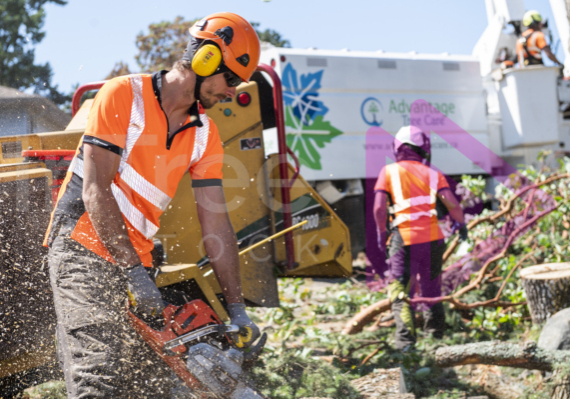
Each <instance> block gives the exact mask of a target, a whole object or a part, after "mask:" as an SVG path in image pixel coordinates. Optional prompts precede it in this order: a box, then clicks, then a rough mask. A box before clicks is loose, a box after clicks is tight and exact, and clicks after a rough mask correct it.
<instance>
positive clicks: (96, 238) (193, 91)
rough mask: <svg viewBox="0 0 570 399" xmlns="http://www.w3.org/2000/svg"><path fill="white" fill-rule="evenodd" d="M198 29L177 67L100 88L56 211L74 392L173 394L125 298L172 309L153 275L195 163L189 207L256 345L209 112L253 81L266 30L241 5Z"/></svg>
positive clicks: (62, 334)
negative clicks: (156, 240) (157, 250)
mask: <svg viewBox="0 0 570 399" xmlns="http://www.w3.org/2000/svg"><path fill="white" fill-rule="evenodd" d="M190 35H191V40H190V42H189V43H188V47H187V50H186V52H185V53H184V55H183V56H182V59H181V60H180V61H178V62H176V64H175V65H174V67H173V69H172V70H171V71H161V72H157V73H154V74H152V75H150V74H148V75H146V74H142V75H130V76H123V77H118V78H115V79H112V80H110V81H109V82H107V83H106V84H105V85H104V86H103V87H102V88H101V90H100V91H99V93H98V94H97V96H96V97H95V100H94V103H93V106H92V108H91V110H90V113H89V120H88V124H87V127H86V129H85V134H84V136H83V137H82V139H81V141H80V143H79V147H78V149H77V153H76V155H75V158H74V159H73V162H72V164H71V166H70V168H69V171H68V173H67V176H66V179H65V181H64V183H63V186H62V188H61V191H60V194H59V198H58V201H57V205H56V207H55V210H54V212H53V215H52V221H51V223H50V227H49V229H48V234H47V237H46V242H45V244H46V245H47V246H49V247H50V250H49V267H50V279H51V285H52V288H53V293H54V302H55V309H56V314H57V320H58V326H57V349H58V357H59V359H60V362H61V364H62V367H63V371H64V374H65V380H66V386H67V391H68V395H69V397H70V398H95V397H98V398H103V397H105V398H124V397H125V398H126V397H149V398H159V397H160V398H162V397H168V396H169V395H170V387H171V385H170V382H169V379H170V370H168V369H167V368H166V367H165V365H164V364H163V363H162V361H161V360H160V359H159V358H158V356H156V355H155V354H154V352H153V351H152V350H151V349H150V347H148V346H147V345H146V344H145V343H144V341H142V340H141V339H140V337H138V336H137V335H136V334H135V332H134V330H133V329H132V328H131V327H130V325H129V324H128V321H127V318H126V307H125V299H126V297H127V288H128V292H129V293H130V297H131V302H132V303H133V304H134V305H135V306H136V309H137V312H138V313H142V314H145V315H146V316H160V315H161V314H162V310H163V309H164V304H163V300H162V297H161V294H160V292H159V290H158V288H157V287H156V285H155V284H154V282H153V281H152V279H151V278H150V277H149V274H148V273H147V270H148V269H147V268H149V267H151V266H152V256H151V250H152V249H153V241H152V238H153V236H154V235H155V234H156V232H157V231H158V229H159V217H160V215H161V214H162V212H163V211H164V210H165V209H167V207H168V203H169V202H170V200H171V199H172V197H173V196H174V194H175V192H176V188H177V186H178V184H179V182H180V180H181V179H182V176H183V175H184V174H185V173H186V172H189V173H190V175H191V177H192V186H193V188H194V198H188V206H194V203H196V206H197V210H198V216H199V220H200V223H201V226H202V234H203V237H204V246H205V249H206V251H207V253H208V255H209V256H210V258H211V259H212V267H213V269H214V271H215V273H216V276H217V278H218V281H219V283H220V286H221V287H222V290H223V292H224V295H225V298H226V301H227V303H228V310H229V315H230V319H231V324H233V325H237V326H239V327H240V331H242V332H243V331H247V332H248V334H247V336H239V335H238V334H236V336H234V340H235V341H238V342H240V344H243V345H245V346H248V345H250V344H251V343H252V342H253V341H255V340H256V338H257V337H258V336H259V329H258V328H257V326H255V324H254V323H253V322H252V321H251V320H250V319H249V317H248V316H247V314H246V312H245V305H244V300H243V296H242V289H241V280H240V273H239V260H238V247H237V240H236V236H235V233H234V230H233V228H232V225H231V224H230V220H229V217H228V214H227V209H226V206H225V199H224V191H223V189H222V162H223V150H222V145H221V142H220V137H219V135H218V130H217V127H216V125H215V124H214V123H213V122H212V120H211V119H209V118H208V116H207V115H206V113H205V109H209V108H212V107H213V106H214V105H215V104H216V103H217V102H218V101H220V100H224V99H226V98H228V97H229V98H233V97H234V96H235V93H236V87H237V86H238V85H239V84H240V83H241V82H247V81H248V80H249V79H250V77H251V75H252V74H253V72H254V71H255V69H256V67H257V64H258V61H259V54H260V44H259V39H258V37H257V34H256V32H255V30H254V29H253V27H252V26H251V25H250V24H249V23H248V22H247V21H246V20H245V19H243V18H241V17H240V16H238V15H235V14H231V13H218V14H213V15H210V16H208V17H206V18H204V19H202V20H201V21H199V22H197V23H196V24H195V25H194V26H193V27H192V28H191V29H190ZM220 243H221V244H222V245H221V246H220Z"/></svg>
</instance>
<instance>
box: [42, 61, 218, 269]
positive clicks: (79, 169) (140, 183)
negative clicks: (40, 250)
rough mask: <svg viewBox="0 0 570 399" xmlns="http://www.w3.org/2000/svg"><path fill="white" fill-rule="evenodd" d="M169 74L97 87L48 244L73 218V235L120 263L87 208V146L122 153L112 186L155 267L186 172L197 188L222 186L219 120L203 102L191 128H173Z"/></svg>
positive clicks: (136, 241) (131, 231) (138, 245)
mask: <svg viewBox="0 0 570 399" xmlns="http://www.w3.org/2000/svg"><path fill="white" fill-rule="evenodd" d="M165 72H166V71H163V72H162V73H157V74H154V75H131V76H126V77H119V78H115V79H113V80H111V81H109V82H108V83H106V84H105V85H104V86H103V87H102V88H101V90H100V91H99V93H98V94H97V96H96V98H95V101H94V103H93V106H92V108H91V111H90V114H89V122H88V126H87V128H86V130H85V134H84V136H83V138H82V139H81V141H80V143H79V146H78V149H77V153H76V155H75V157H74V159H73V161H72V163H71V165H70V167H69V170H68V172H67V176H66V179H65V181H64V183H63V185H62V189H61V190H60V194H59V197H58V202H57V205H56V207H55V209H54V212H53V214H52V222H51V223H50V228H49V229H48V235H47V237H46V242H45V244H46V245H49V244H50V243H51V241H52V240H53V238H54V234H57V232H55V231H54V232H53V234H51V231H52V229H53V225H57V223H58V221H60V220H63V218H66V219H67V220H68V222H67V223H69V219H71V220H72V222H73V223H76V224H75V227H74V229H73V231H72V232H71V235H70V237H71V238H72V239H74V240H75V241H77V242H79V243H80V244H82V245H83V246H84V247H86V248H87V249H89V250H91V251H92V252H94V253H96V254H98V255H99V256H101V257H102V258H104V259H106V260H108V261H110V262H114V259H113V257H112V256H111V254H110V253H109V251H108V250H107V248H106V247H105V246H104V245H103V243H102V242H101V241H100V239H99V237H98V236H97V233H96V232H95V229H94V227H93V225H92V223H91V220H90V219H89V215H88V213H87V212H86V211H85V205H84V204H83V199H82V190H83V169H84V159H83V147H84V145H85V143H88V144H90V145H96V146H99V147H102V148H105V149H107V150H109V151H112V152H114V153H116V154H118V155H120V156H121V160H120V166H119V170H118V172H117V175H116V176H115V179H114V180H113V183H112V184H111V190H112V193H113V196H114V197H115V199H116V201H117V204H118V206H119V209H120V210H121V213H122V214H123V217H124V220H125V224H126V226H127V229H128V235H129V238H130V241H131V243H132V244H133V246H134V248H135V249H136V251H137V252H138V254H139V256H140V257H141V260H142V261H143V263H144V264H145V266H152V256H151V255H150V251H151V250H152V248H153V246H154V245H153V243H152V237H153V236H154V235H155V234H156V232H157V231H158V229H159V226H160V223H159V217H160V215H161V214H162V213H163V212H164V211H165V210H166V209H167V207H168V204H169V203H170V201H171V199H172V197H173V196H174V194H175V192H176V188H177V186H178V183H179V182H180V180H181V179H182V176H183V175H184V174H185V173H186V172H188V171H189V172H190V174H191V176H192V184H193V186H194V187H204V186H221V181H222V180H221V179H222V162H223V149H222V145H221V141H220V138H219V135H218V131H217V127H216V125H215V124H214V123H213V122H212V120H211V119H209V118H208V116H207V115H206V114H205V112H204V110H203V109H202V108H201V107H199V106H198V104H197V103H195V104H194V106H193V107H192V108H191V109H190V110H189V115H188V118H187V120H186V124H185V126H184V128H182V129H179V131H177V132H176V133H175V134H174V135H170V136H169V135H168V120H167V118H166V115H165V114H164V111H163V110H162V105H161V82H162V80H161V78H162V74H163V73H165Z"/></svg>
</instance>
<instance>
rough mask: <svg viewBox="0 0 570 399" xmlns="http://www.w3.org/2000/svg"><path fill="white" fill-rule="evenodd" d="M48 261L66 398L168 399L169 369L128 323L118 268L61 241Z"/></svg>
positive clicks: (121, 280) (169, 390)
mask: <svg viewBox="0 0 570 399" xmlns="http://www.w3.org/2000/svg"><path fill="white" fill-rule="evenodd" d="M48 261H49V269H50V281H51V286H52V289H53V295H54V305H55V311H56V314H57V336H56V338H57V354H58V358H59V361H60V364H61V366H62V368H63V372H64V374H65V384H66V387H67V393H68V397H69V398H73V399H75V398H167V397H168V398H169V397H171V389H172V381H171V370H170V368H169V367H168V366H167V365H166V364H165V363H164V362H163V361H162V360H161V359H160V358H159V357H158V355H157V354H156V353H155V352H153V350H152V349H151V348H150V347H149V346H148V345H147V344H146V343H145V342H144V341H143V340H142V338H140V337H139V335H138V334H137V333H136V332H135V331H134V329H133V328H132V327H131V325H130V324H129V321H128V319H127V314H126V298H127V295H126V293H127V288H126V281H125V278H124V276H123V274H122V272H121V270H120V269H119V267H118V266H116V265H113V264H112V263H109V262H107V261H105V260H104V259H102V258H101V257H99V256H97V255H96V254H94V253H93V252H91V251H89V250H87V249H85V248H84V247H83V246H82V245H80V244H79V243H77V242H76V241H73V240H71V239H69V238H67V237H62V236H58V237H57V238H56V239H55V240H54V242H53V244H52V246H51V248H50V251H49V255H48Z"/></svg>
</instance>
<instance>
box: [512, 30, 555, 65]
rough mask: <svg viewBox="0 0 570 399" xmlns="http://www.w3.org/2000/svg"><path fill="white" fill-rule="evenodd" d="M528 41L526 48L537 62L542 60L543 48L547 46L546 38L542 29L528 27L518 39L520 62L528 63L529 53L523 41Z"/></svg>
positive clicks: (517, 48)
mask: <svg viewBox="0 0 570 399" xmlns="http://www.w3.org/2000/svg"><path fill="white" fill-rule="evenodd" d="M523 40H524V41H526V48H527V49H528V53H530V55H531V56H532V58H534V59H535V60H536V61H537V62H539V63H541V62H542V49H543V48H544V47H546V45H547V44H546V38H545V37H544V33H542V32H541V31H535V30H532V29H528V30H526V31H525V32H523V34H522V37H521V38H519V40H517V45H516V50H517V57H518V61H519V64H521V65H523V64H524V65H527V64H528V61H529V54H528V53H527V52H526V51H525V48H524V46H523V43H522V41H523Z"/></svg>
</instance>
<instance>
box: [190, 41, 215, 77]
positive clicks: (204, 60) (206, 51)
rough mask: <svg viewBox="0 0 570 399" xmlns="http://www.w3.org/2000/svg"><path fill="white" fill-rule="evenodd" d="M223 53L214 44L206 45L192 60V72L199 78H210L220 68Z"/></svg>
mask: <svg viewBox="0 0 570 399" xmlns="http://www.w3.org/2000/svg"><path fill="white" fill-rule="evenodd" d="M221 62H222V52H221V51H220V49H219V48H218V47H217V46H215V45H213V44H206V45H205V46H202V47H200V48H199V49H198V51H196V54H194V58H192V70H193V71H194V72H195V73H196V75H198V76H204V77H205V76H210V75H211V74H213V73H214V72H215V71H216V69H218V67H219V66H220V63H221Z"/></svg>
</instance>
